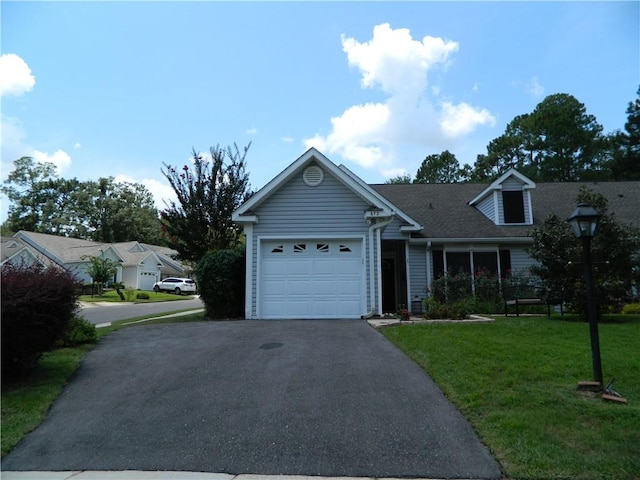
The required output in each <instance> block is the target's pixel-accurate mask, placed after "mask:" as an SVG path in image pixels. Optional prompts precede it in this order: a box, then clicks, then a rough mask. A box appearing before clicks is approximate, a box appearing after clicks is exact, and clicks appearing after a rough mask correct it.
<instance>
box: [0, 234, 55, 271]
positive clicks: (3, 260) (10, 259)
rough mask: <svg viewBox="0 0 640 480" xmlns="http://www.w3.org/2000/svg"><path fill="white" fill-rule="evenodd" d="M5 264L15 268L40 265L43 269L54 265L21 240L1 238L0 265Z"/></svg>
mask: <svg viewBox="0 0 640 480" xmlns="http://www.w3.org/2000/svg"><path fill="white" fill-rule="evenodd" d="M4 264H11V265H14V266H21V265H27V266H31V265H34V264H38V265H40V266H42V267H49V266H51V265H53V263H52V262H51V260H49V259H48V258H47V257H45V256H44V255H41V254H40V253H38V251H37V250H35V249H34V248H32V247H31V246H30V245H29V244H28V243H26V242H25V241H23V240H21V239H20V238H15V237H0V265H4Z"/></svg>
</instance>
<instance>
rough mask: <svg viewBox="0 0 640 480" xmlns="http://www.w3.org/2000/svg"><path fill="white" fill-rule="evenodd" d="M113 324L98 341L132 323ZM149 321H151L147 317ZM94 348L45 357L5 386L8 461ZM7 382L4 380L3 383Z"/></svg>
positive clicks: (188, 318) (2, 443) (1, 446)
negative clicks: (15, 448)
mask: <svg viewBox="0 0 640 480" xmlns="http://www.w3.org/2000/svg"><path fill="white" fill-rule="evenodd" d="M143 318H145V317H138V318H135V319H130V320H121V321H118V322H113V324H112V325H111V326H110V327H107V328H101V329H99V330H98V339H101V338H103V337H104V336H106V335H108V334H109V333H111V332H113V331H114V330H117V329H119V328H125V327H128V325H125V324H126V323H128V322H131V321H136V320H141V319H143ZM146 318H148V317H146ZM203 318H204V313H196V314H192V315H183V316H180V317H169V318H164V319H157V320H149V321H148V322H145V323H143V324H139V325H151V324H159V323H177V322H193V321H200V320H202V319H203ZM93 347H94V345H81V346H78V347H75V348H62V349H59V350H54V351H52V352H48V353H46V354H44V355H43V357H42V358H41V359H40V361H39V362H38V365H37V366H36V368H35V369H34V370H33V371H32V372H31V374H30V375H29V376H28V377H27V378H25V379H22V380H19V381H14V382H5V381H3V384H2V407H1V424H0V434H1V437H0V450H1V455H2V456H3V457H4V456H5V455H6V454H7V453H9V452H10V451H11V449H12V448H13V447H15V445H16V444H17V443H18V442H19V441H20V440H21V439H22V438H23V437H24V436H25V435H26V434H27V433H29V432H30V431H32V430H34V429H35V428H36V427H37V426H38V425H40V423H41V422H42V420H44V418H45V416H46V414H47V412H48V411H49V407H50V406H51V404H52V403H53V401H54V400H55V399H56V398H57V397H58V395H59V394H60V392H61V391H62V389H63V388H64V386H65V385H66V383H67V382H68V380H69V378H71V376H72V375H73V373H74V372H75V371H76V370H77V369H78V367H79V366H80V364H81V363H82V360H83V359H84V357H85V355H86V354H87V353H88V352H89V351H90V350H91V349H92V348H93ZM3 380H4V379H3Z"/></svg>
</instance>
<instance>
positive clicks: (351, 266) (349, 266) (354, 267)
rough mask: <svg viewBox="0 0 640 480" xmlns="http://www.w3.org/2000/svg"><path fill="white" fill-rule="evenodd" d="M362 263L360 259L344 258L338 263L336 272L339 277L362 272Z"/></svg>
mask: <svg viewBox="0 0 640 480" xmlns="http://www.w3.org/2000/svg"><path fill="white" fill-rule="evenodd" d="M361 265H362V261H361V259H360V258H342V259H339V260H338V261H337V262H336V272H337V273H338V275H342V274H351V275H352V274H354V272H358V271H359V270H360V266H361Z"/></svg>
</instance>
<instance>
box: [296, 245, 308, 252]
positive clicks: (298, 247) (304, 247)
mask: <svg viewBox="0 0 640 480" xmlns="http://www.w3.org/2000/svg"><path fill="white" fill-rule="evenodd" d="M306 250H307V244H306V243H296V244H295V245H294V246H293V253H304V252H306Z"/></svg>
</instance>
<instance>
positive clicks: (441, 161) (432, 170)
mask: <svg viewBox="0 0 640 480" xmlns="http://www.w3.org/2000/svg"><path fill="white" fill-rule="evenodd" d="M464 175H465V171H464V169H462V168H461V167H460V162H458V159H457V158H456V156H455V155H454V154H453V153H451V152H450V151H449V150H445V151H444V152H442V153H439V154H436V155H427V157H426V158H425V159H424V160H423V161H422V164H421V165H420V168H418V171H417V173H416V178H415V180H414V181H413V183H459V182H461V181H463V180H464Z"/></svg>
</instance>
